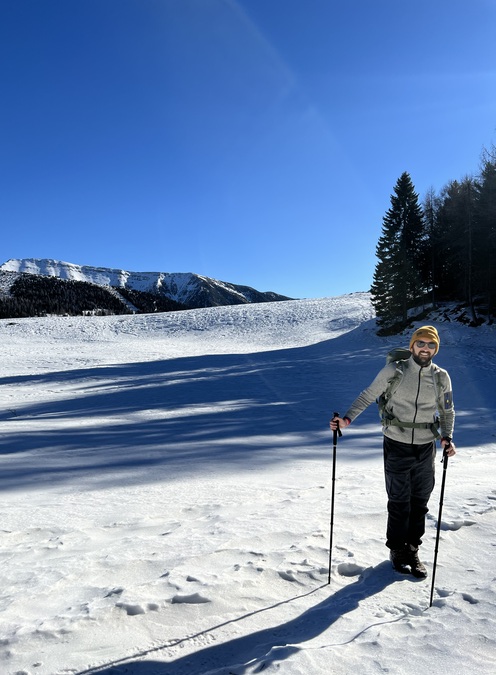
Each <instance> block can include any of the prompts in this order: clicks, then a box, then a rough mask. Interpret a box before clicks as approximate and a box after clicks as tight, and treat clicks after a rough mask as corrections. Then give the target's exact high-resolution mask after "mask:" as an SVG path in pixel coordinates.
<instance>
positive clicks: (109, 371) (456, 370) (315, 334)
mask: <svg viewBox="0 0 496 675" xmlns="http://www.w3.org/2000/svg"><path fill="white" fill-rule="evenodd" d="M435 325H436V326H437V328H438V330H439V332H440V335H441V350H440V353H439V355H438V357H436V362H437V363H438V364H439V365H440V366H442V367H445V368H447V369H448V370H449V372H450V375H451V377H452V380H453V384H454V395H455V404H456V407H457V423H456V433H455V441H456V442H457V445H458V453H457V455H456V456H455V457H454V458H452V459H450V461H449V465H448V470H447V473H446V490H445V495H444V505H443V513H442V519H441V539H440V546H439V554H438V561H437V571H436V578H435V588H434V602H433V605H432V607H429V597H430V590H431V576H429V578H428V579H427V580H425V581H417V580H414V579H413V577H410V576H408V577H405V576H400V575H398V574H396V573H394V572H393V571H392V569H391V567H390V564H389V562H387V560H386V558H387V549H386V548H385V546H384V531H385V524H386V496H385V490H384V479H383V473H382V464H381V452H382V450H381V433H380V428H379V423H378V416H377V410H374V409H372V407H371V408H370V409H369V410H367V411H366V412H365V413H363V415H362V416H361V417H359V418H358V420H356V422H355V423H354V424H353V425H352V426H351V427H350V428H348V429H346V430H345V431H344V432H343V437H342V438H340V439H339V441H338V448H337V463H336V497H335V514H334V532H333V540H334V546H333V550H332V565H331V570H332V574H331V583H330V585H328V584H327V573H328V562H329V551H328V545H329V523H330V488H331V471H332V435H331V432H330V430H329V427H328V421H329V419H330V416H331V414H332V412H333V411H334V410H338V411H341V412H344V411H345V409H346V408H347V406H348V405H349V403H350V402H351V400H352V399H353V398H354V397H355V395H356V394H358V392H359V391H360V390H361V389H362V388H363V387H364V386H366V385H367V384H368V383H369V381H370V380H371V379H372V378H373V376H374V375H375V373H376V372H377V370H378V369H379V368H380V367H381V365H382V364H383V362H384V357H385V354H386V352H387V351H388V350H389V349H390V348H392V347H393V346H401V345H403V346H404V345H407V344H408V335H407V334H405V335H403V336H396V337H390V338H387V339H385V338H378V337H377V336H376V335H375V323H374V320H373V312H372V308H371V305H370V297H369V296H368V294H365V293H362V294H360V293H358V294H351V295H347V296H341V297H339V298H327V299H320V300H305V301H290V302H281V303H264V304H260V305H239V306H235V307H215V308H209V309H202V310H191V311H187V312H175V313H169V314H154V315H141V316H140V315H137V316H125V317H122V316H118V317H84V318H83V317H77V318H74V317H50V318H44V319H38V318H36V319H16V320H4V321H0V340H1V344H2V351H1V373H2V376H1V387H0V402H1V407H0V420H1V427H0V459H1V471H0V484H1V488H2V489H1V493H0V514H1V525H0V544H1V545H0V560H1V563H2V565H1V570H2V571H1V584H0V671H1V672H2V674H5V675H20V674H22V675H67V674H69V673H72V674H76V673H77V674H79V675H83V673H84V674H86V675H89V674H90V673H105V674H106V675H110V674H117V673H127V674H131V675H159V674H161V675H164V674H166V675H195V674H196V675H207V674H209V675H228V674H235V675H251V674H254V673H260V672H263V673H276V672H277V673H284V674H285V675H302V674H306V673H311V674H312V675H318V674H320V673H322V674H326V675H327V674H328V673H331V672H332V673H333V675H335V674H337V675H345V674H346V675H347V674H349V673H363V674H365V675H369V674H370V675H372V674H375V673H385V672H389V673H394V674H395V675H410V674H411V675H413V674H415V675H416V674H417V673H418V672H429V673H431V675H435V674H438V673H439V674H441V673H443V675H444V673H445V672H449V671H451V672H457V673H464V675H467V674H469V675H470V674H472V673H473V674H475V673H477V674H480V673H492V672H496V641H495V640H496V639H495V635H496V615H495V605H496V592H495V584H494V581H495V573H494V560H495V542H496V487H495V473H496V469H495V468H494V465H493V461H494V459H495V453H496V432H495V428H494V401H495V396H494V394H495V386H494V375H495V370H496V350H495V340H494V337H495V335H494V327H493V326H487V325H486V326H481V327H480V328H477V329H473V328H468V327H465V326H462V325H459V324H456V325H455V323H449V322H444V321H436V322H435ZM440 459H441V456H440V454H439V460H440ZM442 473H443V472H442V464H441V463H440V462H437V485H436V488H435V491H434V493H433V496H432V498H431V502H430V514H429V516H428V521H427V532H426V536H425V538H424V545H423V547H422V548H421V553H422V559H423V560H424V561H425V562H426V564H427V567H428V570H429V574H430V575H431V574H432V563H433V556H434V542H435V534H436V525H437V515H438V508H439V497H440V484H441V478H442Z"/></svg>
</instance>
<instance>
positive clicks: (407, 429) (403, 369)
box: [330, 326, 455, 579]
mask: <svg viewBox="0 0 496 675" xmlns="http://www.w3.org/2000/svg"><path fill="white" fill-rule="evenodd" d="M439 345H440V338H439V334H438V332H437V330H436V328H434V326H422V327H421V328H418V329H417V330H416V331H415V332H414V333H413V335H412V337H411V340H410V347H409V350H410V352H411V358H407V359H404V360H401V361H399V362H397V363H389V364H387V365H386V366H385V367H384V368H383V369H382V370H381V371H380V372H379V373H378V374H377V376H376V378H375V379H374V381H373V382H372V383H371V384H370V386H368V387H367V388H366V389H364V390H363V391H362V392H361V394H359V396H358V397H357V398H356V399H355V401H354V402H353V403H352V404H351V406H350V408H349V410H348V411H347V412H346V414H345V415H343V417H334V418H333V419H332V420H331V422H330V427H331V429H333V430H336V429H337V428H340V429H344V428H345V427H347V426H348V425H349V424H351V423H352V422H353V421H354V420H355V419H356V418H357V417H358V415H359V414H360V413H361V412H363V411H364V410H365V408H367V407H368V406H369V405H370V404H371V403H374V402H375V401H376V400H378V399H380V398H381V397H385V398H384V413H383V419H382V425H383V434H384V473H385V479H386V492H387V496H388V504H387V510H388V518H387V529H386V546H387V547H388V548H389V549H390V554H389V556H390V559H391V563H392V565H393V567H394V569H395V570H396V571H398V572H401V573H403V574H412V575H413V576H414V577H417V578H419V579H425V578H426V577H427V570H426V568H425V565H424V564H423V563H422V562H421V561H420V558H419V554H418V551H419V546H420V545H421V543H422V536H423V535H424V532H425V517H426V515H427V513H428V508H427V503H428V501H429V498H430V496H431V493H432V490H433V488H434V461H435V456H436V439H437V438H439V437H440V438H441V447H442V449H443V452H445V453H446V454H447V455H448V456H450V457H451V456H453V455H454V454H455V445H454V443H453V429H454V422H455V409H454V406H453V395H452V387H451V380H450V377H449V375H448V373H447V371H446V370H443V369H442V368H439V366H436V365H435V364H434V363H433V362H432V359H433V357H434V356H435V355H436V354H437V353H438V351H439ZM407 354H408V353H407Z"/></svg>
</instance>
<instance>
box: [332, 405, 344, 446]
mask: <svg viewBox="0 0 496 675" xmlns="http://www.w3.org/2000/svg"><path fill="white" fill-rule="evenodd" d="M332 414H333V416H334V417H339V413H337V412H335V413H332ZM338 435H339V436H342V435H343V433H342V431H341V429H340V428H339V422H338V428H337V429H336V431H335V432H334V439H335V441H336V437H337V436H338Z"/></svg>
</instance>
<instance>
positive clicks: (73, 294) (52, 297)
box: [0, 274, 187, 319]
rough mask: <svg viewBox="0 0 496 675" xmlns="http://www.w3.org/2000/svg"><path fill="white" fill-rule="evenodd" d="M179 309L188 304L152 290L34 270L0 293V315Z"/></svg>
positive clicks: (73, 314)
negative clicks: (50, 275) (68, 278)
mask: <svg viewBox="0 0 496 675" xmlns="http://www.w3.org/2000/svg"><path fill="white" fill-rule="evenodd" d="M126 300H127V301H128V302H126ZM131 305H132V306H131ZM182 309H187V307H186V306H185V305H182V304H180V303H178V302H175V301H174V300H171V299H170V298H166V297H164V296H161V295H158V294H154V293H146V292H142V291H136V290H130V289H123V288H118V289H112V288H107V287H104V286H98V285H96V284H91V283H88V282H86V281H70V280H64V279H59V278H58V277H43V276H38V275H34V274H21V275H20V276H19V277H18V278H17V279H16V280H15V281H14V283H13V284H12V286H11V288H10V295H8V296H0V318H1V319H7V318H20V317H28V316H46V315H49V314H55V315H69V316H76V315H81V314H95V315H104V314H132V313H136V312H137V313H152V312H170V311H176V310H182Z"/></svg>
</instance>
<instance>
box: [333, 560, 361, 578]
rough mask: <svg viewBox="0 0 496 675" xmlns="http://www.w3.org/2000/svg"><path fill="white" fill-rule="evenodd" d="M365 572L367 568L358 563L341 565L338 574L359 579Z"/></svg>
mask: <svg viewBox="0 0 496 675" xmlns="http://www.w3.org/2000/svg"><path fill="white" fill-rule="evenodd" d="M364 571H365V567H362V566H361V565H357V564H356V563H340V564H339V565H338V574H340V575H341V576H342V577H357V576H358V575H359V574H362V572H364Z"/></svg>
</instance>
